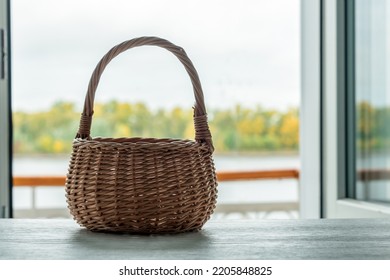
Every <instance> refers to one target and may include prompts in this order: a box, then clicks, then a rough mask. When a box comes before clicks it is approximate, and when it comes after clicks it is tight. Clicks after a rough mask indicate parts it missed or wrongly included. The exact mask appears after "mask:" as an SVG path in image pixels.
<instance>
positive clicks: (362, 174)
mask: <svg viewBox="0 0 390 280" xmlns="http://www.w3.org/2000/svg"><path fill="white" fill-rule="evenodd" d="M389 16H390V2H388V1H386V0H377V1H367V0H357V1H356V2H355V106H356V107H355V109H356V110H355V113H356V130H355V131H356V148H355V151H356V170H357V172H356V185H355V198H356V199H359V200H366V201H375V202H383V203H388V202H390V176H389V175H390V172H389V170H390V156H389V155H390V91H389V85H388V83H389V82H390V72H389V67H390V59H389V55H388V50H389V47H390V29H389V28H387V27H389V26H390V25H389V23H390V17H389Z"/></svg>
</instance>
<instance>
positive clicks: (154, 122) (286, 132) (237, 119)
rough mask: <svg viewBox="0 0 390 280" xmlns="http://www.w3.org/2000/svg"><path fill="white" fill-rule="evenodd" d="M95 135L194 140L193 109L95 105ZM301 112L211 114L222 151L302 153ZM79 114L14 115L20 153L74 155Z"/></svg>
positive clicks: (68, 110) (62, 108)
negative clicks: (300, 139)
mask: <svg viewBox="0 0 390 280" xmlns="http://www.w3.org/2000/svg"><path fill="white" fill-rule="evenodd" d="M94 112H95V113H94V118H93V124H92V136H102V137H155V138H165V137H170V138H189V139H193V138H194V126H193V120H192V114H193V113H192V110H190V109H189V110H186V109H182V108H173V109H171V110H163V109H159V110H157V111H151V110H150V109H149V108H148V107H147V106H146V105H145V104H142V103H136V104H129V103H121V102H118V101H110V102H107V103H104V104H102V103H100V104H95V108H94ZM298 114H299V113H298V110H297V109H291V110H288V111H287V112H277V111H272V110H265V109H263V108H261V107H257V108H256V109H248V108H244V107H242V106H240V105H237V106H236V107H234V108H231V109H225V110H215V111H211V112H210V113H209V124H210V129H211V132H212V135H213V141H214V146H215V148H216V151H217V152H229V151H270V150H271V151H275V150H297V149H298V144H299V137H298V135H299V117H298ZM79 117H80V112H78V111H77V110H76V107H75V106H74V104H72V103H68V102H58V103H55V104H54V105H53V106H52V107H51V108H50V109H49V110H48V111H45V112H36V113H27V112H14V114H13V121H14V151H15V152H16V153H70V151H71V146H72V141H73V139H74V136H75V134H76V131H77V128H78V122H79Z"/></svg>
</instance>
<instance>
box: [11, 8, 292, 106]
mask: <svg viewBox="0 0 390 280" xmlns="http://www.w3.org/2000/svg"><path fill="white" fill-rule="evenodd" d="M12 5H13V6H12V16H13V20H12V32H13V34H12V36H13V40H12V44H13V57H12V59H13V109H14V110H21V109H22V110H41V109H45V108H47V107H49V106H50V105H51V104H52V103H54V102H55V101H57V100H67V101H73V102H75V103H77V104H78V105H79V106H80V107H81V106H82V102H83V101H84V97H85V91H86V88H87V84H88V81H89V77H90V75H91V73H92V71H93V69H94V67H95V65H96V64H97V62H98V61H99V60H100V58H101V57H102V56H103V55H104V54H105V53H106V52H107V51H108V50H109V49H110V48H111V47H113V46H114V45H116V44H118V43H120V42H122V41H125V40H128V39H132V38H134V37H138V36H145V35H153V36H159V37H162V38H165V39H168V40H170V41H171V42H173V43H175V44H177V45H180V46H182V47H183V48H184V49H185V50H186V52H187V54H188V55H189V57H190V58H191V60H192V61H193V63H194V65H195V67H196V68H197V70H198V73H199V76H200V79H201V81H202V85H203V90H204V94H205V98H206V105H207V107H208V108H225V107H230V106H233V105H234V104H236V103H242V104H244V105H246V106H256V105H262V106H263V107H267V108H275V109H282V110H284V109H286V108H288V107H290V106H298V105H299V98H300V88H299V86H300V85H299V83H300V53H299V52H300V45H299V44H300V25H299V22H300V14H299V9H300V3H299V0H272V1H271V0H242V1H237V0H236V1H231V0H213V1H211V0H208V1H207V0H206V1H199V0H198V1H194V0H193V1H183V0H168V1H166V0H165V1H161V0H160V1H158V0H142V1H141V0H137V1H129V0H115V1H108V0H106V1H97V0H94V1H92V0H82V1H81V0H67V1H59V0H57V1H54V0H34V1H31V0H15V1H12ZM114 98H115V99H118V100H121V101H131V102H136V101H142V102H145V103H147V104H148V105H149V106H150V107H152V108H157V107H172V106H177V105H178V106H186V107H191V106H192V104H193V100H194V99H193V96H192V90H191V84H190V81H189V79H188V78H187V77H186V72H185V71H184V69H183V68H182V66H181V65H180V63H179V61H177V60H176V58H175V57H174V56H172V55H171V54H169V53H168V52H167V51H164V50H161V49H159V48H156V47H154V48H153V47H144V48H138V49H133V50H130V51H128V52H127V53H125V54H122V55H121V56H119V57H118V58H116V59H115V60H114V61H113V62H112V63H111V64H110V66H109V67H107V69H106V72H105V73H104V74H103V77H102V79H101V84H100V85H99V87H98V92H97V101H106V100H110V99H114Z"/></svg>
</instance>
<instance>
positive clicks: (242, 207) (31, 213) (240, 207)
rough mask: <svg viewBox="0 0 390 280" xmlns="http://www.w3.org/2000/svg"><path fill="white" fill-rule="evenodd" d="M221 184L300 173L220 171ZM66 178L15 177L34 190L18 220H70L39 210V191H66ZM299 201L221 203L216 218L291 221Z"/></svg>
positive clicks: (53, 211) (296, 176) (17, 212)
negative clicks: (272, 216)
mask: <svg viewBox="0 0 390 280" xmlns="http://www.w3.org/2000/svg"><path fill="white" fill-rule="evenodd" d="M217 179H218V182H229V181H248V180H275V179H277V180H278V179H294V180H297V181H298V180H299V171H298V170H296V169H279V170H256V171H220V172H217ZM64 185H65V177H64V176H14V178H13V186H14V187H16V188H18V187H30V188H32V195H31V208H30V209H16V210H15V211H14V216H15V217H25V218H34V217H69V213H68V211H67V209H64V208H44V209H40V208H37V206H36V188H37V187H64ZM298 210H299V201H287V202H259V203H219V204H218V205H217V208H216V210H215V212H216V214H217V216H219V217H226V216H228V215H231V214H233V213H234V214H239V215H242V216H245V217H253V216H255V217H262V218H264V217H266V216H267V215H268V214H269V213H271V212H276V211H281V212H285V213H287V214H288V216H289V217H294V213H296V214H295V216H296V215H297V213H298Z"/></svg>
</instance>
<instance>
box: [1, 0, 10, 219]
mask: <svg viewBox="0 0 390 280" xmlns="http://www.w3.org/2000/svg"><path fill="white" fill-rule="evenodd" d="M0 7H1V9H0V29H1V33H2V34H0V35H3V36H2V39H1V41H2V43H1V45H2V46H0V47H1V48H2V49H3V50H1V49H0V52H2V53H0V59H2V66H1V67H2V68H3V69H1V72H2V73H1V74H0V158H1V164H0V218H12V113H11V35H10V32H11V29H10V0H0ZM1 56H2V57H1Z"/></svg>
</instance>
